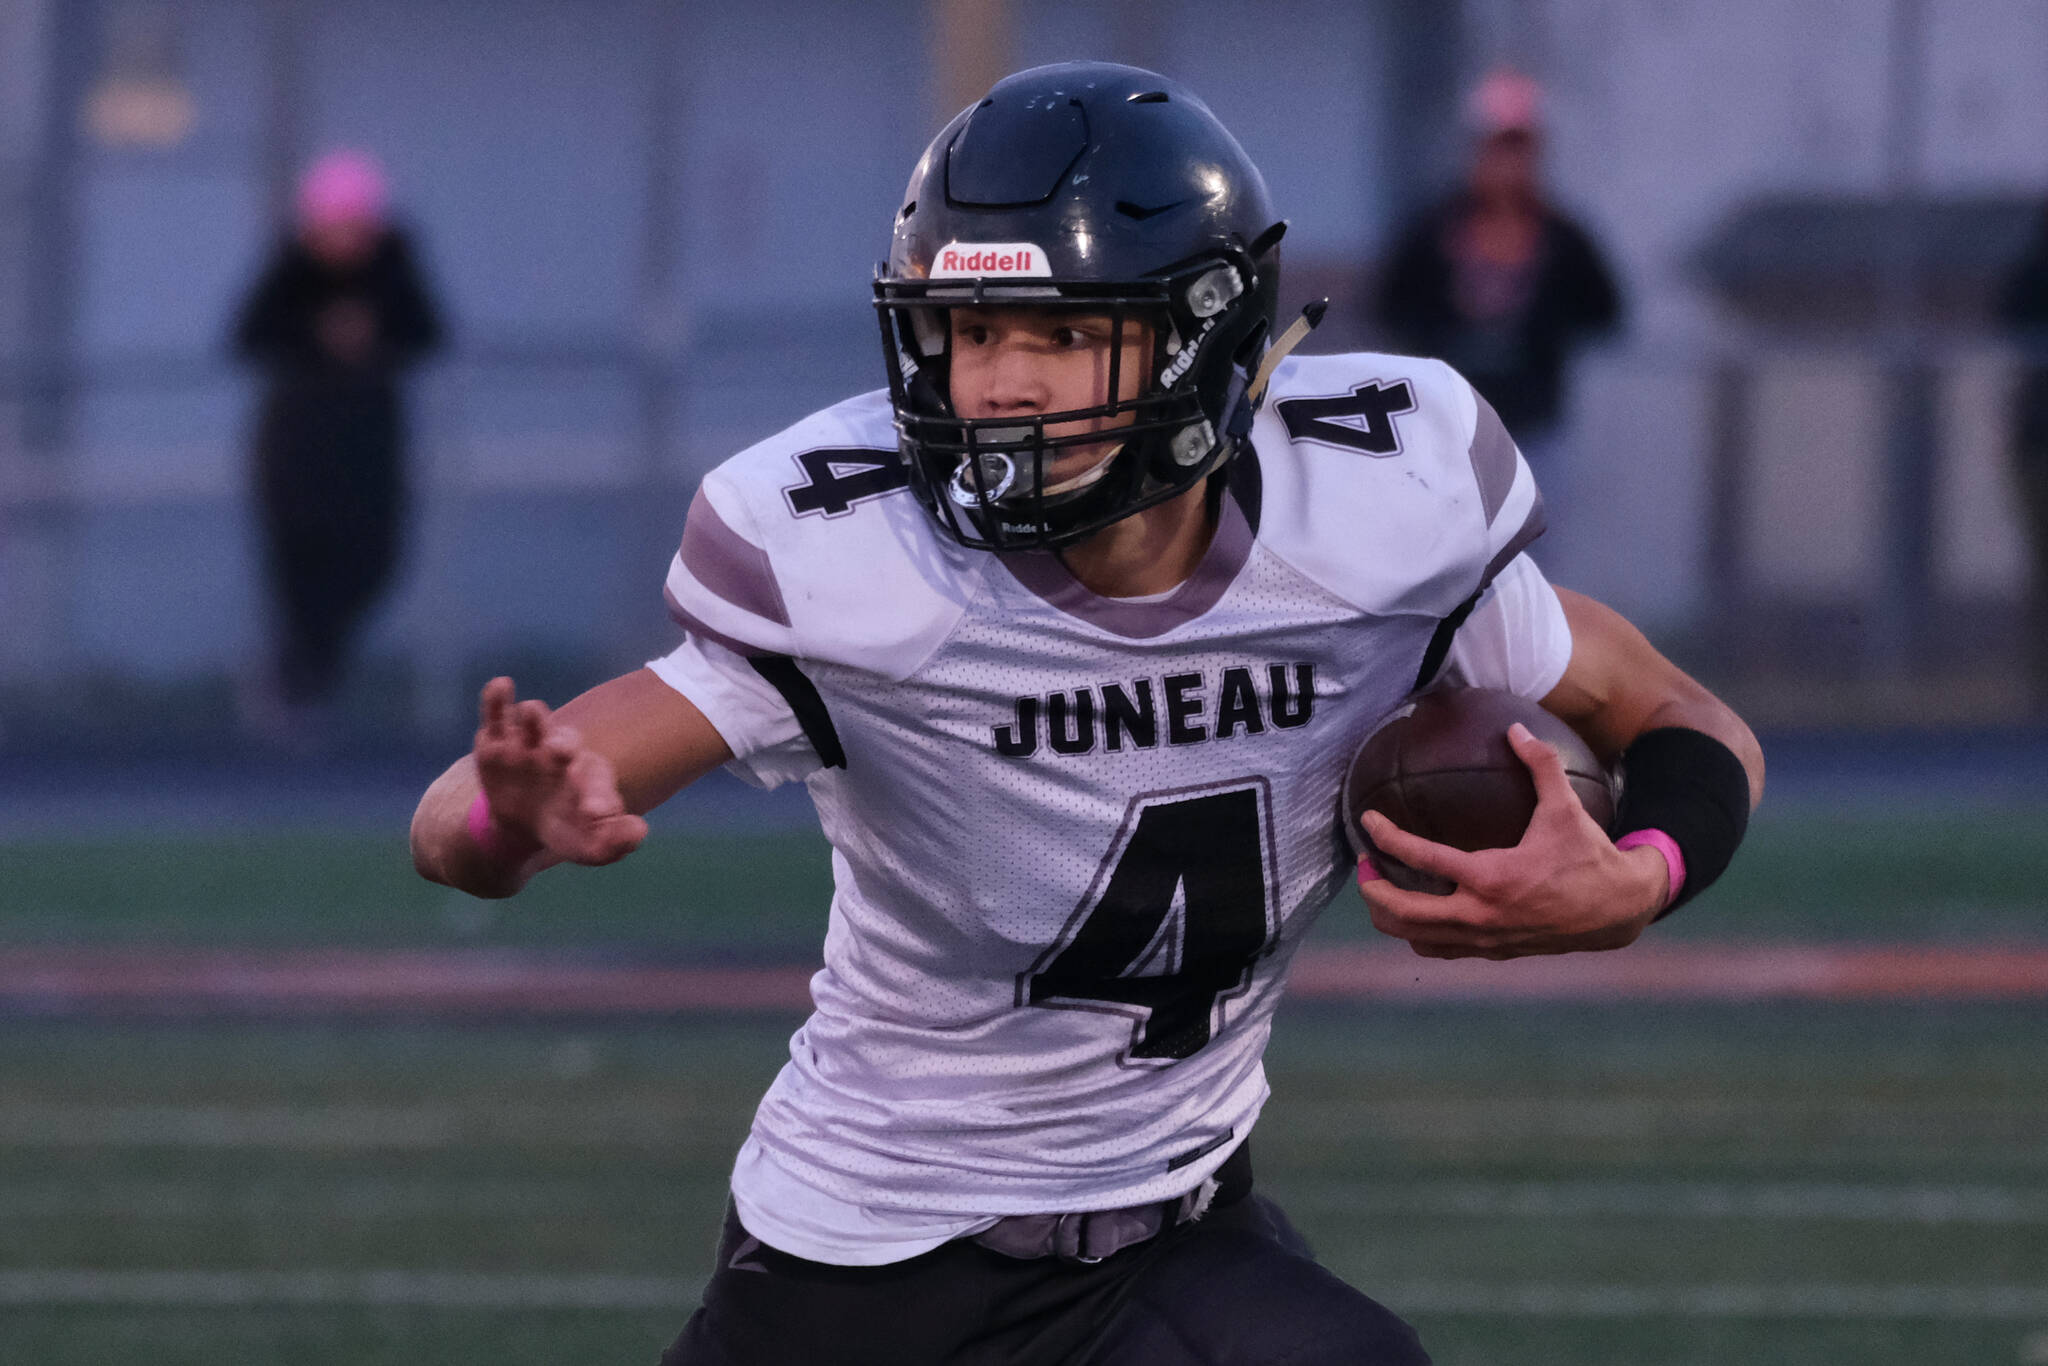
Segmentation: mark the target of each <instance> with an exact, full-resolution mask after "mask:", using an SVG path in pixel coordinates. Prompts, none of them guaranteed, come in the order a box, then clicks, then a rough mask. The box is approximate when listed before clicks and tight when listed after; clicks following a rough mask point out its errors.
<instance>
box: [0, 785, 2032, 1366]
mask: <svg viewBox="0 0 2048 1366" xmlns="http://www.w3.org/2000/svg"><path fill="white" fill-rule="evenodd" d="M2044 873H2048V819H2044V818H2043V814H2042V813H2041V812H2039V811H2024V810H2022V811H2014V812H2009V813H2005V814H1973V815H1970V816H1968V817H1964V816H1954V817H1948V816H1939V815H1937V816H1930V817H1925V818H1921V817H1915V818H1903V817H1902V818H1897V819H1886V818H1882V817H1877V816H1867V815H1866V816H1853V817H1852V816H1838V817H1822V816H1819V815H1815V814H1805V815H1798V816H1779V817H1776V818H1774V819H1773V820H1772V821H1770V822H1766V823H1763V824H1760V826H1759V828H1758V830H1757V832H1756V834H1755V836H1754V837H1753V838H1752V839H1751V841H1750V842H1749V844H1748V845H1747V846H1746V847H1745V850H1744V857H1743V859H1742V861H1741V862H1740V863H1739V864H1738V866H1737V867H1736V869H1735V870H1734V871H1733V872H1731V874H1730V875H1729V877H1728V878H1727V879H1726V880H1725V881H1724V882H1723V883H1722V884H1721V886H1720V887H1718V888H1717V889H1716V891H1715V893H1714V895H1713V897H1712V898H1711V899H1710V900H1709V901H1706V902H1703V903H1701V904H1699V905H1697V906H1695V907H1692V908H1689V909H1688V910H1687V911H1686V912H1685V913H1684V914H1683V915H1682V916H1680V917H1678V918H1677V919H1676V920H1674V921H1672V922H1670V923H1668V924H1667V925H1664V926H1660V927H1659V928H1658V930H1657V931H1656V933H1658V934H1660V935H1664V934H1669V935H1673V936H1688V937H1696V938H1697V937H1710V938H1716V939H1723V940H1731V941H1738V942H1740V941H1754V940H1756V939H1763V938H1774V939H1788V940H1791V939H1799V940H1811V939H1884V940H1907V941H1916V942H1935V941H1942V942H1957V941H1962V942H1981V941H1984V940H1987V939H2000V940H2033V941H2035V942H2039V941H2040V940H2041V939H2042V938H2044V937H2048V916H2044V914H2043V907H2042V904H2041V902H2040V900H2039V897H2038V893H2037V891H2036V889H2037V888H2038V887H2040V886H2041V885H2043V882H2044V876H2043V875H2044ZM826 880H827V873H826V867H825V859H824V854H823V850H822V847H821V846H820V845H819V844H818V843H817V841H816V840H815V838H814V837H809V836H769V837H751V838H749V837H736V836H734V837H718V838H690V837H686V836H678V835H674V834H669V835H665V836H663V837H661V838H659V839H658V840H657V842H656V843H655V844H654V845H653V846H652V847H650V848H649V849H648V850H646V851H644V852H643V853H641V854H640V855H638V856H636V857H635V858H634V859H631V860H628V861H627V862H626V863H624V864H622V865H620V866H618V867H617V868H613V869H608V870H602V871H598V872H594V873H592V872H581V873H571V874H569V875H568V876H560V875H557V876H554V877H550V878H544V879H542V880H541V882H539V883H538V884H536V886H535V887H534V888H532V889H530V891H529V892H528V893H527V894H526V895H524V896H522V897H521V898H519V899H518V900H516V901H514V902H511V903H504V904H502V905H497V906H487V905H484V904H482V903H476V902H472V901H470V900H468V899H467V898H462V897H459V896H456V895H455V894H453V893H449V892H446V891H445V890H443V889H440V888H436V887H431V886H428V885H426V884H424V883H421V882H419V881H417V880H416V879H415V878H413V876H412V874H411V872H410V869H409V867H408V866H407V864H406V861H405V855H404V849H403V844H402V841H401V840H399V839H397V838H396V837H393V838H391V839H384V840H370V839H364V838H361V837H355V836H340V835H314V834H274V835H267V836H263V837H260V838H259V837H249V838H234V839H230V838H225V837H223V838H220V839H216V840H205V841H195V840H178V841H172V840H156V841H151V840H120V839H106V840H99V841H94V842H75V843H70V844H32V843H18V844H12V845H0V943H28V942H41V943H56V942H71V943H78V942H105V943H131V944H132V943H137V942H142V943H150V942H159V943H187V944H250V945H296V944H337V943H342V944H370V945H436V944H473V943H527V944H537V943H559V944H581V943H611V944H641V945H645V946H647V947H648V948H649V949H650V950H652V951H654V952H658V953H661V954H663V955H684V956H688V955H694V954H706V953H708V954H745V955H747V956H749V957H756V958H759V957H767V958H783V957H788V956H791V955H810V954H814V953H815V951H816V949H815V946H816V942H817V938H818V935H819V933H820V931H821V930H822V926H823V920H824V911H823V907H824V902H825V887H826ZM1316 933H1317V935H1318V936H1319V937H1324V938H1349V937H1363V936H1364V935H1366V934H1367V933H1369V931H1368V930H1367V928H1366V926H1365V924H1364V917H1363V916H1362V915H1361V914H1359V913H1358V910H1357V904H1356V902H1355V899H1353V898H1352V897H1351V896H1350V894H1349V893H1346V894H1345V895H1344V897H1343V898H1342V899H1340V902H1339V904H1338V906H1337V907H1336V908H1335V909H1334V910H1333V911H1332V913H1331V914H1329V915H1328V916H1326V917H1325V919H1324V922H1323V924H1322V925H1321V926H1320V927H1319V928H1318V930H1317V932H1316ZM793 1024H794V1021H793V1020H789V1019H769V1018H763V1019H749V1020H733V1019H701V1020H680V1021H674V1022H669V1023H663V1024H646V1023H641V1024H632V1025H627V1024H618V1025H609V1026H608V1025H602V1024H595V1023H590V1024H582V1025H571V1024H561V1025H555V1024H549V1025H545V1026H543V1025H535V1024H528V1025H513V1024H503V1025H475V1026H455V1025H448V1026H431V1025H418V1024H415V1025H408V1026H403V1027H400V1026H396V1025H393V1026H374V1025H354V1026H341V1025H335V1026H308V1025H303V1024H293V1025H286V1024H264V1023H239V1024H235V1023H226V1022H191V1023H180V1024H158V1025H153V1026H141V1025H115V1024H110V1023H103V1022H102V1023H95V1022H92V1021H87V1020H78V1021H47V1020H45V1021H34V1020H24V1019H11V1020H4V1021H0V1025H4V1028H0V1363H6V1364H7V1366H11V1363H13V1362H16V1361H20V1362H31V1363H36V1366H85V1363H92V1366H129V1364H130V1363H133V1364H134V1366H140V1364H141V1363H145V1362H146V1363H149V1364H150V1366H184V1364H185V1363H192V1364H193V1366H197V1364H198V1363H207V1364H208V1366H212V1364H213V1363H219V1362H229V1361H232V1362H237V1363H242V1362H252V1363H268V1362H291V1363H333V1364H334V1366H363V1364H366V1363H392V1364H393V1366H397V1364H398V1363H404V1364H405V1366H423V1364H424V1363H437V1362H448V1363H470V1362H476V1363H491V1366H500V1364H502V1366H523V1364H524V1363H540V1362H561V1361H578V1362H581V1361H606V1362H610V1361H621V1362H642V1363H646V1364H647V1366H652V1363H653V1361H654V1360H655V1358H656V1356H657V1355H658V1353H659V1350H660V1348H661V1346H662V1345H663V1344H664V1343H665V1342H666V1341H667V1340H668V1338H669V1337H671V1336H672V1335H673V1333H674V1332H675V1330H676V1328H677V1326H678V1325H679V1323H680V1321H681V1317H682V1315H683V1313H684V1312H685V1310H686V1308H687V1306H688V1304H689V1303H690V1302H691V1299H692V1297H693V1295H694V1293H695V1287H696V1285H697V1284H698V1281H699V1278H700V1277H701V1276H702V1275H703V1274H704V1272H705V1270H706V1261H707V1258H708V1252H709V1243H710V1239H711V1237H712V1234H713V1231H714V1229H715V1226H716V1221H717V1217H718V1212H719V1208H720V1205H721V1202H722V1199H723V1186H724V1178H725V1171H726V1168H727V1165H728V1163H729V1162H730V1159H731V1155H732V1152H733V1150H734V1148H735V1147H736V1146H737V1144H738V1141H739V1138H740V1135H741V1134H742V1133H743V1132H744V1128H745V1125H746V1122H747V1118H748V1115H749V1113H750V1111H751V1108H752V1105H753V1103H754V1100H755V1098H756V1097H757V1096H758V1094H759V1091H760V1089H761V1088H762V1087H763V1086H764V1085H765V1084H766V1082H767V1080H768V1078H769V1077H770V1076H771V1075H772V1074H773V1071H774V1069H775V1067H776V1066H777V1065H778V1063H779V1060H780V1057H781V1054H782V1050H783V1045H784V1040H785V1038H786V1036H787V1034H788V1031H789V1029H790V1028H791V1027H792V1025H793ZM1271 1062H1272V1071H1273V1074H1274V1081H1275V1088H1276V1098H1275V1100H1274V1102H1273V1106H1272V1108H1271V1109H1270V1110H1269V1112H1268V1115H1267V1118H1266V1120H1265V1121H1264V1122H1263V1123H1262V1124H1261V1126H1260V1128H1259V1131H1258V1138H1257V1140H1256V1142H1257V1151H1258V1162H1259V1167H1260V1172H1261V1180H1262V1182H1263V1183H1264V1184H1265V1187H1266V1188H1267V1189H1268V1190H1269V1191H1271V1192H1273V1193H1274V1194H1276V1195H1278V1196H1279V1197H1280V1198H1282V1199H1283V1201H1284V1202H1285V1203H1286V1204H1287V1205H1288V1207H1289V1208H1290V1210H1291V1211H1292V1212H1293V1213H1294V1215H1295V1216H1296V1219H1297V1221H1298V1222H1299V1223H1300V1224H1301V1225H1302V1227H1303V1228H1304V1230H1305V1231H1306V1232H1308V1233H1309V1235H1310V1236H1311V1238H1312V1239H1313V1240H1314V1241H1315V1242H1316V1243H1317V1244H1318V1246H1319V1248H1320V1249H1321V1251H1322V1253H1323V1255H1324V1257H1325V1259H1326V1260H1327V1261H1328V1262H1329V1263H1330V1264H1331V1265H1332V1266H1334V1267H1336V1268H1337V1269H1338V1270H1339V1271H1340V1272H1342V1273H1343V1274H1345V1275H1346V1276H1348V1277H1350V1278H1351V1279H1353V1280H1354V1281H1356V1282H1357V1283H1358V1284H1360V1285H1362V1286H1365V1287H1367V1288H1369V1289H1371V1290H1374V1291H1376V1292H1378V1293H1379V1294H1380V1295H1381V1296H1382V1297H1383V1298H1385V1299H1387V1300H1388V1301H1389V1302H1390V1303H1392V1304H1394V1305H1395V1306H1396V1307H1397V1308H1400V1309H1402V1310H1403V1311H1404V1312H1406V1313H1408V1314H1409V1315H1410V1316H1411V1317H1412V1318H1413V1319H1414V1320H1415V1321H1416V1322H1417V1323H1418V1324H1420V1325H1421V1326H1422V1327H1423V1329H1424V1330H1425V1336H1426V1340H1427V1341H1428V1342H1429V1343H1430V1344H1431V1346H1432V1348H1433V1349H1434V1350H1435V1352H1436V1354H1437V1359H1438V1360H1439V1361H1440V1362H1443V1363H1446V1364H1447V1366H1478V1364H1479V1363H1498V1364H1499V1366H1542V1364H1543V1363H1560V1364H1562V1363H1574V1364H1575V1366H1576V1364H1578V1363H1614V1364H1615V1366H1621V1364H1622V1363H1627V1364H1629V1366H1660V1364H1662V1363H1672V1364H1674V1366H1675V1364H1676V1363H1707V1362H1713V1363H1786V1364H1788V1366H1806V1364H1808V1363H1814V1364H1818V1363H1838V1362H1853V1363H1859V1366H1863V1364H1867V1366H1906V1364H1907V1363H1912V1364H1913V1366H1927V1364H1929V1363H1936V1364H1938V1366H1949V1363H1979V1362H1983V1363H2002V1364H2006V1366H2026V1364H2027V1363H2035V1364H2036V1366H2041V1364H2042V1363H2048V1009H2044V1008H2043V1007H2041V1006H2039V1005H2014V1006H2006V1007H1991V1006H1973V1007H1953V1006H1950V1007H1943V1006H1936V1005H1916V1004H1898V1005H1889V1006H1869V1005H1858V1006H1845V1005H1835V1006H1820V1005H1811V1006H1794V1005H1774V1006H1768V1007H1763V1006H1735V1005H1727V1006H1711V1007H1709V1006H1656V1005H1644V1004H1634V1005H1616V1006H1603V1007H1590V1006H1556V1005H1552V1006H1530V1007H1519V1008H1506V1007H1474V1006H1464V1007H1452V1006H1439V1007H1430V1008H1414V1009H1388V1008H1379V1009H1367V1008H1339V1007H1316V1008H1313V1009H1311V1008H1298V1009H1295V1010H1293V1011H1292V1012H1290V1013H1288V1014H1287V1015H1285V1016H1284V1017H1283V1019H1282V1021H1281V1025H1280V1028H1279V1030H1278V1033H1277V1036H1276V1041H1275V1044H1274V1048H1273V1051H1272V1054H1271Z"/></svg>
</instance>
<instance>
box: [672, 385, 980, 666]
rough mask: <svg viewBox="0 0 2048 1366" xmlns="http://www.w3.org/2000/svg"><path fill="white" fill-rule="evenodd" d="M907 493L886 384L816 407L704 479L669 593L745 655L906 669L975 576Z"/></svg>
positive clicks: (949, 617)
mask: <svg viewBox="0 0 2048 1366" xmlns="http://www.w3.org/2000/svg"><path fill="white" fill-rule="evenodd" d="M966 553H967V552H965V551H962V550H961V549H960V548H959V547H957V546H953V545H952V544H951V543H950V542H943V541H942V540H941V538H940V537H939V535H938V533H937V531H936V530H935V529H934V528H933V527H932V526H931V524H930V519H929V518H928V517H927V516H926V514H925V512H924V509H923V508H921V507H919V506H918V505H917V502H916V500H915V498H913V497H912V496H911V494H910V490H909V485H908V481H907V479H906V478H905V477H904V475H903V471H902V465H901V460H900V457H899V455H898V453H897V450H896V443H895V427H894V423H893V419H892V414H891V413H890V409H889V402H888V396H887V394H886V393H884V392H880V391H878V392H875V393H870V394H862V395H860V396H859V397H857V398H852V399H848V400H847V401H845V402H843V403H839V404H835V405H834V406H832V407H830V408H826V409H824V410H822V411H820V412H817V413H813V414H812V415H811V416H809V417H807V418H805V419H804V420H803V421H801V422H799V423H797V424H796V425H795V426H793V427H790V428H788V429H787V430H785V431H782V432H779V433H777V434H776V435H774V436H771V437H769V438H768V439H767V440H765V441H762V442H759V443H757V444H755V445H753V446H750V447H748V448H747V449H746V450H744V451H741V452H740V453H739V454H738V455H735V456H733V457H732V458H731V459H730V460H727V461H726V462H725V463H724V464H722V465H720V466H719V467H718V468H716V469H714V470H712V471H711V472H710V473H709V474H707V475H706V476H705V477H704V481H703V483H702V485H701V486H700V487H699V488H698V490H697V494H696V496H695V497H694V498H693V499H692V500H691V504H690V511H689V515H688V517H687V519H686V520H685V523H684V528H683V537H682V543H681V545H680V546H679V547H678V548H677V551H676V554H675V557H674V558H673V559H672V560H671V561H670V564H669V572H668V581H667V584H666V586H665V591H664V594H663V596H664V598H665V599H666V601H667V603H668V608H669V614H670V615H671V616H672V617H674V618H675V619H676V621H677V622H679V623H680V624H681V625H682V626H683V627H684V628H685V629H687V630H689V631H691V632H693V633H696V634H698V635H702V636H705V637H706V638H708V639H711V640H715V641H717V642H718V643H719V644H721V645H723V646H725V647H726V648H727V649H730V650H734V651H736V652H738V653H740V654H743V655H748V656H760V655H764V654H772V655H788V656H792V657H794V658H797V659H802V660H813V661H822V662H827V663H836V664H845V665H848V666H851V667H854V668H859V669H862V670H865V671H868V672H873V673H880V674H884V675H887V676H890V677H895V678H902V677H905V676H907V675H908V674H910V673H911V672H913V671H914V670H915V669H916V668H917V666H918V664H920V663H921V662H923V660H925V659H926V658H928V657H929V656H930V654H931V652H932V651H933V650H934V649H936V648H937V646H938V645H939V643H940V642H942V641H943V640H944V639H945V637H946V636H947V635H948V634H949V633H950V632H951V630H952V628H953V626H954V625H955V624H956V623H957V622H958V620H959V618H960V615H961V613H962V612H963V611H964V610H965V607H966V603H967V602H968V601H969V599H970V598H971V597H972V595H973V592H974V590H975V587H976V585H977V584H978V583H979V575H978V574H977V573H975V572H974V571H973V567H972V566H970V565H968V564H967V563H965V562H964V561H962V560H961V559H960V557H961V556H962V555H964V554H966Z"/></svg>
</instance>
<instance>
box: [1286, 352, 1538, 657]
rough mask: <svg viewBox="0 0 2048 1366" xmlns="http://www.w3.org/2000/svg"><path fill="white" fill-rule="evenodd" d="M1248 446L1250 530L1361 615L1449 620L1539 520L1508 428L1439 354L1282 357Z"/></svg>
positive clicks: (1532, 485)
mask: <svg viewBox="0 0 2048 1366" xmlns="http://www.w3.org/2000/svg"><path fill="white" fill-rule="evenodd" d="M1253 442H1254V445H1255V448H1256V450H1257V452H1258V458H1259V463H1260V468H1261V473H1262V476H1263V478H1264V482H1265V484H1266V489H1267V492H1266V496H1265V503H1266V511H1265V514H1264V518H1263V521H1264V525H1262V526H1261V528H1260V540H1261V541H1262V542H1263V543H1265V544H1266V545H1267V546H1268V548H1270V549H1271V550H1272V551H1273V553H1275V554H1276V555H1278V556H1279V557H1280V558H1282V559H1284V560H1286V561H1288V562H1289V563H1290V564H1292V565H1293V566H1294V567H1295V568H1296V569H1297V570H1299V571H1300V572H1301V573H1303V574H1304V575H1306V576H1307V577H1308V578H1310V579H1312V580H1313V581H1315V582H1316V583H1318V584H1320V585H1321V586H1322V587H1324V588H1326V589H1328V590H1329V591H1331V592H1333V593H1335V594H1337V595H1338V596H1339V597H1340V598H1343V599H1344V600H1345V601H1348V602H1350V603H1352V604H1353V605H1355V606H1357V607H1359V608H1361V609H1364V610H1367V611H1371V612H1375V613H1389V614H1399V613H1414V614H1421V615H1429V616H1437V617H1442V616H1446V615H1448V614H1449V613H1451V612H1452V611H1455V610H1456V608H1457V606H1458V605H1459V604H1460V603H1461V602H1463V601H1465V600H1466V599H1467V598H1469V597H1471V596H1472V595H1473V594H1474V593H1476V592H1478V591H1479V590H1480V589H1482V588H1483V587H1485V586H1486V584H1487V583H1489V582H1491V581H1492V578H1493V576H1494V575H1495V574H1498V573H1499V572H1500V571H1501V569H1502V568H1504V567H1505V566H1506V565H1507V563H1508V562H1509V561H1510V560H1512V559H1513V558H1514V557H1515V556H1516V555H1517V554H1519V553H1520V552H1521V551H1522V549H1524V548H1525V547H1526V546H1527V545H1528V544H1529V543H1530V542H1531V541H1533V540H1534V539H1535V538H1536V537H1537V536H1538V535H1539V534H1541V532H1542V529H1543V504H1542V498H1541V496H1540V495H1539V494H1538V492H1537V489H1536V481H1535V478H1534V476H1533V475H1532V474H1531V473H1530V471H1529V467H1528V463H1527V462H1526V461H1525V460H1524V459H1523V458H1522V456H1521V453H1520V451H1518V450H1517V449H1516V447H1515V443H1514V440H1513V438H1512V437H1510V436H1509V435H1508V433H1507V429H1506V428H1505V427H1504V426H1502V424H1501V421H1500V417H1499V415H1498V414H1497V413H1495V412H1494V411H1493V408H1492V406H1491V405H1490V404H1488V403H1487V402H1486V400H1485V399H1483V398H1481V397H1480V396H1479V395H1478V394H1477V393H1476V392H1475V391H1474V390H1473V388H1472V386H1471V385H1470V384H1468V383H1466V381H1465V380H1464V378H1463V377H1461V376H1460V375H1459V374H1458V373H1457V372H1456V371H1455V370H1453V369H1451V367H1449V366H1448V365H1445V364H1444V363H1443V362H1441V361H1435V360H1427V359H1423V358H1420V357H1414V356H1394V355H1384V354H1379V353H1373V352H1354V353H1348V354H1343V355H1333V356H1297V357H1290V358H1289V359H1288V360H1286V361H1284V362H1282V364H1281V365H1280V367H1279V368H1278V370H1277V371H1276V372H1275V374H1274V377H1273V383H1272V385H1271V387H1270V388H1269V389H1268V391H1267V398H1266V404H1265V407H1264V409H1263V410H1262V411H1261V413H1260V415H1259V419H1258V421H1257V423H1256V424H1255V425H1254V427H1253Z"/></svg>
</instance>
